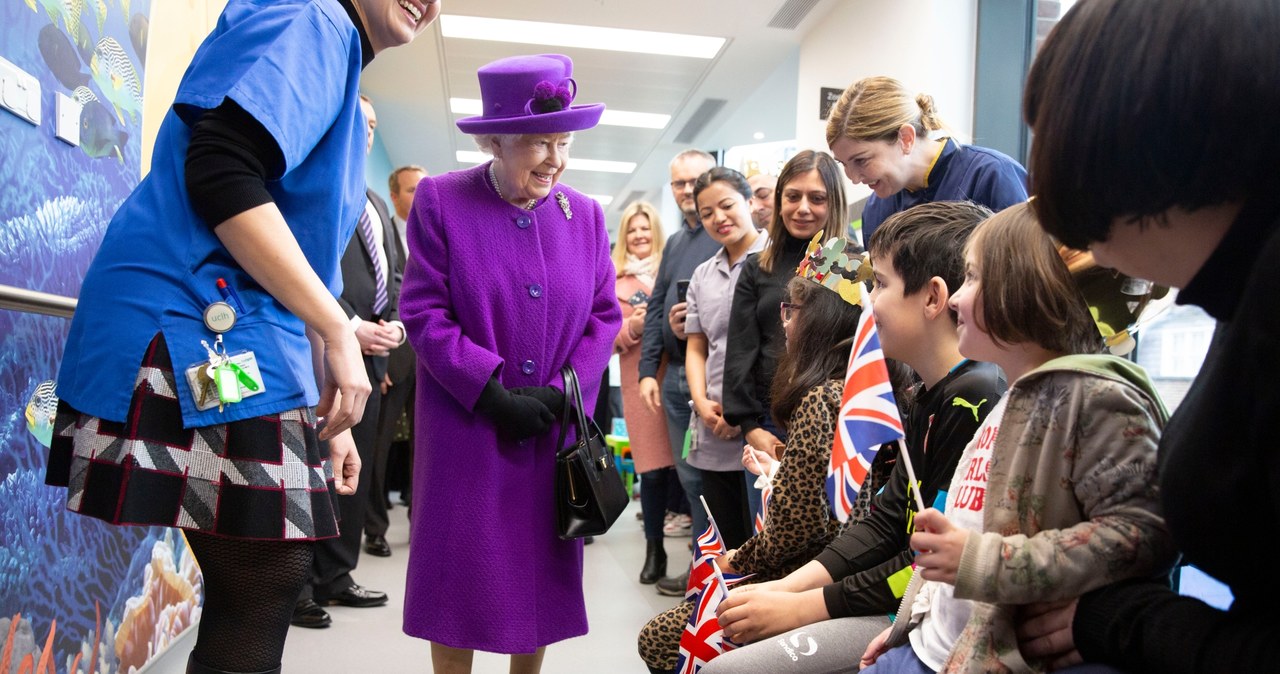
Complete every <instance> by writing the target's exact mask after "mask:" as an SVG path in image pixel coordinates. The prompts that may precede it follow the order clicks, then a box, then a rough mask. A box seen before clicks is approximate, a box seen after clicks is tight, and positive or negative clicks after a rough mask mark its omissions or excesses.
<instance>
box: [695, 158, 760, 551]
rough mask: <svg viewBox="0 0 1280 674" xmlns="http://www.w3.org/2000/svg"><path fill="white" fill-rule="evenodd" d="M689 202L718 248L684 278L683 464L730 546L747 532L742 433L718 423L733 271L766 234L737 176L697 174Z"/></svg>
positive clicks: (725, 171) (716, 171) (719, 170)
mask: <svg viewBox="0 0 1280 674" xmlns="http://www.w3.org/2000/svg"><path fill="white" fill-rule="evenodd" d="M693 199H694V202H695V203H696V204H697V206H698V217H699V219H701V220H702V226H703V228H705V229H706V230H707V233H708V234H709V235H710V236H711V238H712V239H714V240H715V241H716V242H717V243H719V244H720V245H721V248H720V250H718V251H716V254H715V255H713V256H711V259H709V260H707V261H706V262H703V263H702V264H700V265H698V267H697V268H696V269H694V271H693V276H692V277H691V278H690V280H689V290H688V294H687V300H686V301H687V302H688V305H689V306H688V309H687V314H686V316H685V328H684V331H685V334H686V335H687V336H688V346H687V348H686V349H685V363H684V371H685V377H686V378H687V379H688V380H689V396H690V398H691V399H692V401H693V412H694V413H693V415H692V416H690V419H689V433H690V435H689V458H688V461H689V465H690V466H693V467H694V468H697V469H698V471H699V472H700V473H701V476H702V496H703V498H704V499H706V503H707V509H708V510H709V511H710V512H709V513H708V515H710V516H711V517H714V518H715V519H716V525H717V526H718V527H719V529H720V537H721V539H722V540H723V541H724V545H725V547H729V548H736V547H738V546H739V545H742V544H743V543H744V542H745V541H746V540H747V539H748V538H750V537H751V513H750V510H749V509H748V504H747V483H746V481H745V480H744V479H743V477H742V463H741V460H742V440H741V435H742V431H741V429H739V428H737V427H736V426H733V425H731V424H729V423H728V422H726V421H725V420H724V410H723V408H722V407H721V392H722V390H723V388H722V384H723V379H724V366H725V363H724V357H725V356H724V354H725V346H726V343H725V342H726V340H727V339H728V337H729V308H730V306H731V304H732V302H733V288H734V284H735V283H737V281H738V273H739V272H741V271H742V265H743V262H744V261H745V260H746V259H747V255H749V254H751V253H756V252H759V251H760V250H761V249H763V248H764V246H765V244H767V243H768V237H766V236H764V235H763V234H761V233H760V232H759V231H758V230H756V227H755V223H754V222H753V221H752V219H751V185H750V184H748V183H747V179H746V177H745V176H743V175H742V174H741V173H738V172H737V171H735V170H733V169H731V168H725V167H723V166H717V167H715V168H713V169H711V170H710V171H707V172H706V173H703V174H702V175H700V176H698V180H697V182H695V183H694V186H693ZM693 507H695V508H701V507H702V505H701V504H695V505H694V506H693ZM698 533H702V532H698Z"/></svg>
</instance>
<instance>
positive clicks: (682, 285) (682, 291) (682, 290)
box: [676, 278, 689, 302]
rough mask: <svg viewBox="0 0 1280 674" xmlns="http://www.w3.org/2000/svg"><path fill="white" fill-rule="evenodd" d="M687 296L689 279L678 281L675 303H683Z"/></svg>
mask: <svg viewBox="0 0 1280 674" xmlns="http://www.w3.org/2000/svg"><path fill="white" fill-rule="evenodd" d="M688 294H689V279H687V278H686V279H680V280H679V281H676V301H678V302H684V301H685V297H686V296H687V295H688Z"/></svg>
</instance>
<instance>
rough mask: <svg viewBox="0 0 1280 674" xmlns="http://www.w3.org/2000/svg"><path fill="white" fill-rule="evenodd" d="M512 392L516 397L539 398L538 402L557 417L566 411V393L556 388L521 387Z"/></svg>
mask: <svg viewBox="0 0 1280 674" xmlns="http://www.w3.org/2000/svg"><path fill="white" fill-rule="evenodd" d="M510 391H511V393H512V394H514V395H518V396H529V397H530V398H537V400H538V402H540V403H542V404H543V405H546V406H547V409H549V410H551V413H552V414H554V415H556V416H557V417H558V416H560V413H561V412H563V411H564V392H563V391H560V390H559V389H557V388H555V387H554V386H521V387H520V388H513V389H510Z"/></svg>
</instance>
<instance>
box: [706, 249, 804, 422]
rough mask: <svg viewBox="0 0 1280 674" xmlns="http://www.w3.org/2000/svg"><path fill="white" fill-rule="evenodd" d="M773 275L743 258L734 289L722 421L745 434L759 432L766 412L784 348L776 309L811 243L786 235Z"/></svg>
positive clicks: (754, 259)
mask: <svg viewBox="0 0 1280 674" xmlns="http://www.w3.org/2000/svg"><path fill="white" fill-rule="evenodd" d="M783 236H784V237H786V239H785V241H784V243H783V245H782V254H781V255H779V256H778V257H777V258H776V259H774V261H773V270H772V271H770V272H765V271H764V270H763V269H761V268H760V255H759V253H756V254H753V255H752V256H751V257H749V258H747V261H746V262H744V263H743V265H742V271H741V272H739V275H738V284H737V285H736V286H735V287H734V289H733V308H732V309H731V310H730V314H729V337H728V343H729V346H728V350H727V351H726V352H725V363H724V391H723V395H724V401H723V402H722V403H721V406H722V407H723V408H724V418H725V421H728V422H729V423H730V424H732V425H734V426H741V427H742V430H743V432H744V433H745V432H747V431H751V430H754V429H756V428H759V427H760V425H761V422H763V421H764V418H765V415H766V414H768V411H769V389H770V388H771V387H772V386H773V373H774V372H775V371H776V370H777V369H778V356H779V355H781V353H782V350H783V349H784V348H785V346H786V341H785V337H784V335H783V332H782V316H781V315H780V314H779V312H778V304H779V303H781V302H783V301H785V300H786V289H787V282H788V281H790V280H791V278H792V277H793V276H795V275H796V267H798V266H800V261H801V260H803V259H804V253H805V250H806V249H807V248H808V246H809V242H808V241H805V240H803V239H797V238H795V237H794V236H791V235H790V234H783Z"/></svg>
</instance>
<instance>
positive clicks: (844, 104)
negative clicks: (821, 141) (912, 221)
mask: <svg viewBox="0 0 1280 674" xmlns="http://www.w3.org/2000/svg"><path fill="white" fill-rule="evenodd" d="M945 128H946V126H945V125H944V124H943V123H942V120H941V119H940V118H939V117H938V113H937V111H936V110H935V109H934V105H933V97H932V96H929V95H927V94H919V95H915V96H913V95H912V94H911V92H909V91H907V89H906V87H904V86H903V85H902V83H901V82H899V81H897V80H895V79H892V78H889V77H867V78H864V79H861V80H858V81H857V82H854V83H853V84H852V85H851V86H850V87H849V88H848V89H845V90H844V93H843V94H842V95H841V96H840V100H839V101H836V104H835V105H834V106H832V108H831V114H830V115H828V116H827V145H828V146H829V147H830V148H831V154H832V155H834V156H835V158H836V160H838V161H839V162H840V163H841V164H843V165H844V172H845V175H847V176H849V180H852V181H853V182H854V183H860V184H863V185H866V186H867V187H869V188H871V191H872V195H871V197H869V198H868V199H867V205H866V208H865V209H864V210H863V211H862V240H863V242H864V243H865V242H867V241H870V240H871V234H872V232H874V231H875V230H876V227H878V226H880V223H882V222H884V221H885V219H886V218H888V217H889V216H890V215H893V214H894V213H897V212H899V211H905V210H907V209H908V208H911V207H912V206H915V205H916V204H923V203H928V202H930V201H972V202H974V203H977V204H979V205H982V206H986V207H987V208H990V209H991V210H992V211H1000V210H1002V209H1004V208H1005V207H1006V206H1012V205H1013V204H1016V203H1019V202H1022V201H1026V200H1027V172H1026V170H1025V169H1023V168H1022V166H1021V165H1019V164H1018V162H1016V161H1014V160H1013V159H1012V158H1010V157H1009V156H1008V155H1005V154H1003V153H1000V152H997V151H995V150H991V149H988V148H985V147H978V146H976V145H961V144H960V143H957V142H956V141H955V139H953V138H937V139H934V138H930V137H929V133H930V132H933V131H940V130H943V129H945Z"/></svg>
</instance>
